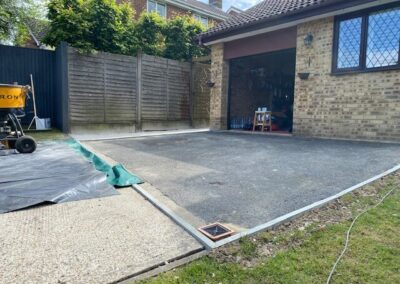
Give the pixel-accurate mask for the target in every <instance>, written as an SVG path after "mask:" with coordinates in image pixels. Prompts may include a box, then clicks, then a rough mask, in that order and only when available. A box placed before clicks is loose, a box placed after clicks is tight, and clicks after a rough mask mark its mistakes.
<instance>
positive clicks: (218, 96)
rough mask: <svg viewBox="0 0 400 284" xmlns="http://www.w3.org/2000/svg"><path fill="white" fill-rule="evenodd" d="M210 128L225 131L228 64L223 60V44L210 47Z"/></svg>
mask: <svg viewBox="0 0 400 284" xmlns="http://www.w3.org/2000/svg"><path fill="white" fill-rule="evenodd" d="M211 81H212V82H214V83H215V85H214V86H213V87H212V88H211V95H210V128H211V129H213V130H224V129H227V119H228V81H229V64H228V62H227V61H225V60H224V44H223V43H219V44H214V45H212V47H211Z"/></svg>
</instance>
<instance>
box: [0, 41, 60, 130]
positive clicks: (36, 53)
mask: <svg viewBox="0 0 400 284" xmlns="http://www.w3.org/2000/svg"><path fill="white" fill-rule="evenodd" d="M54 73H55V52H54V51H49V50H42V49H31V48H21V47H15V46H4V45H0V83H1V84H13V83H14V82H18V84H19V85H30V77H29V76H30V74H32V75H33V80H34V84H35V93H36V106H37V111H38V116H39V117H41V118H46V117H50V118H51V120H52V123H53V122H54V121H55V113H54V108H53V105H54V93H55V84H54V76H55V75H54ZM26 114H27V116H26V117H25V118H24V119H23V120H22V122H23V123H29V122H30V120H31V119H32V118H33V104H32V100H30V101H29V103H28V106H27V108H26Z"/></svg>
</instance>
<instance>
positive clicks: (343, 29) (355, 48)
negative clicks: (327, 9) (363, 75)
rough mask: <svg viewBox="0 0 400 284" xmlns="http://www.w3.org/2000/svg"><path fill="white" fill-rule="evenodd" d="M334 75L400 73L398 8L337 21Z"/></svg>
mask: <svg viewBox="0 0 400 284" xmlns="http://www.w3.org/2000/svg"><path fill="white" fill-rule="evenodd" d="M332 66H333V68H332V69H333V70H332V71H333V72H338V73H340V72H341V73H345V72H357V71H373V70H381V69H393V68H396V69H397V68H399V69H400V5H399V4H390V5H389V4H388V5H385V6H381V7H379V8H371V9H367V10H364V11H360V12H356V13H353V14H349V15H343V16H340V17H337V18H336V22H335V41H334V53H333V65H332Z"/></svg>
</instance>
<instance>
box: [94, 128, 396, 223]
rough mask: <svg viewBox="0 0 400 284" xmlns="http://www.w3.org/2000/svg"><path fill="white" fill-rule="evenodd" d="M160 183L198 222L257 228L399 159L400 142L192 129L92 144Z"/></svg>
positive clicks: (101, 151) (391, 164)
mask: <svg viewBox="0 0 400 284" xmlns="http://www.w3.org/2000/svg"><path fill="white" fill-rule="evenodd" d="M87 144H89V145H90V146H91V147H92V148H94V149H95V150H96V151H97V152H100V153H103V154H105V155H107V156H109V157H111V158H112V159H113V160H116V161H118V162H120V163H122V164H124V165H125V166H126V167H127V168H128V169H129V170H131V171H132V172H133V173H135V174H138V175H139V176H140V177H141V178H142V179H144V180H146V181H147V182H148V183H150V184H151V185H152V186H153V187H155V188H156V189H158V190H159V191H160V192H161V193H162V194H163V195H164V196H165V197H166V198H169V199H170V200H171V201H172V202H173V204H176V206H174V208H173V210H174V211H175V212H176V213H177V214H178V215H180V216H181V217H183V218H185V217H184V216H183V215H182V214H181V212H182V210H180V209H179V207H181V208H183V209H184V213H185V214H186V215H187V212H189V213H190V214H192V215H193V216H194V218H191V219H192V220H194V223H193V222H191V220H190V219H188V218H185V219H186V220H187V221H189V222H191V223H192V225H193V226H195V227H196V226H197V225H198V223H197V222H198V221H196V220H203V221H204V223H212V222H216V221H219V222H223V223H227V224H232V225H233V227H236V228H241V229H244V228H252V227H255V226H257V225H260V224H264V223H267V222H268V221H271V220H273V219H275V218H277V217H280V216H282V215H285V214H287V213H289V212H292V211H294V210H297V209H300V208H302V207H304V206H307V205H310V204H311V203H314V202H317V201H320V200H322V199H324V198H327V197H330V196H332V195H334V194H337V193H339V192H341V191H342V190H344V189H346V188H348V187H351V186H354V185H356V184H358V183H360V182H363V181H365V180H367V179H369V178H371V177H373V176H375V175H378V174H380V173H382V172H384V171H386V170H388V169H390V168H392V167H394V166H396V165H398V164H399V163H400V145H397V144H383V143H369V142H352V141H339V140H322V139H305V138H297V137H275V136H266V135H248V134H238V133H221V132H219V133H215V132H206V133H193V134H181V135H169V136H160V137H143V138H135V139H124V140H110V141H97V142H87Z"/></svg>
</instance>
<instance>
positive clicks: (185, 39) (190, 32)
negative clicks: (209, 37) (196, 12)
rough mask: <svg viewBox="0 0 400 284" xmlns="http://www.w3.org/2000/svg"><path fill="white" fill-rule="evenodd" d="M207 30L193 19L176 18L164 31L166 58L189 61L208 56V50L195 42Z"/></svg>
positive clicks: (169, 22) (186, 17)
mask: <svg viewBox="0 0 400 284" xmlns="http://www.w3.org/2000/svg"><path fill="white" fill-rule="evenodd" d="M204 30H205V28H204V27H203V26H202V24H201V23H200V22H198V21H196V20H195V19H193V18H192V17H188V16H185V17H176V18H174V19H172V20H170V21H168V24H167V26H166V28H165V29H164V36H165V50H164V56H165V57H167V58H171V59H176V60H189V59H191V58H192V57H198V56H202V55H205V54H207V52H208V50H207V49H206V48H204V47H201V46H199V45H198V44H197V43H196V42H195V37H196V36H197V35H198V34H200V33H201V32H203V31H204Z"/></svg>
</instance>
